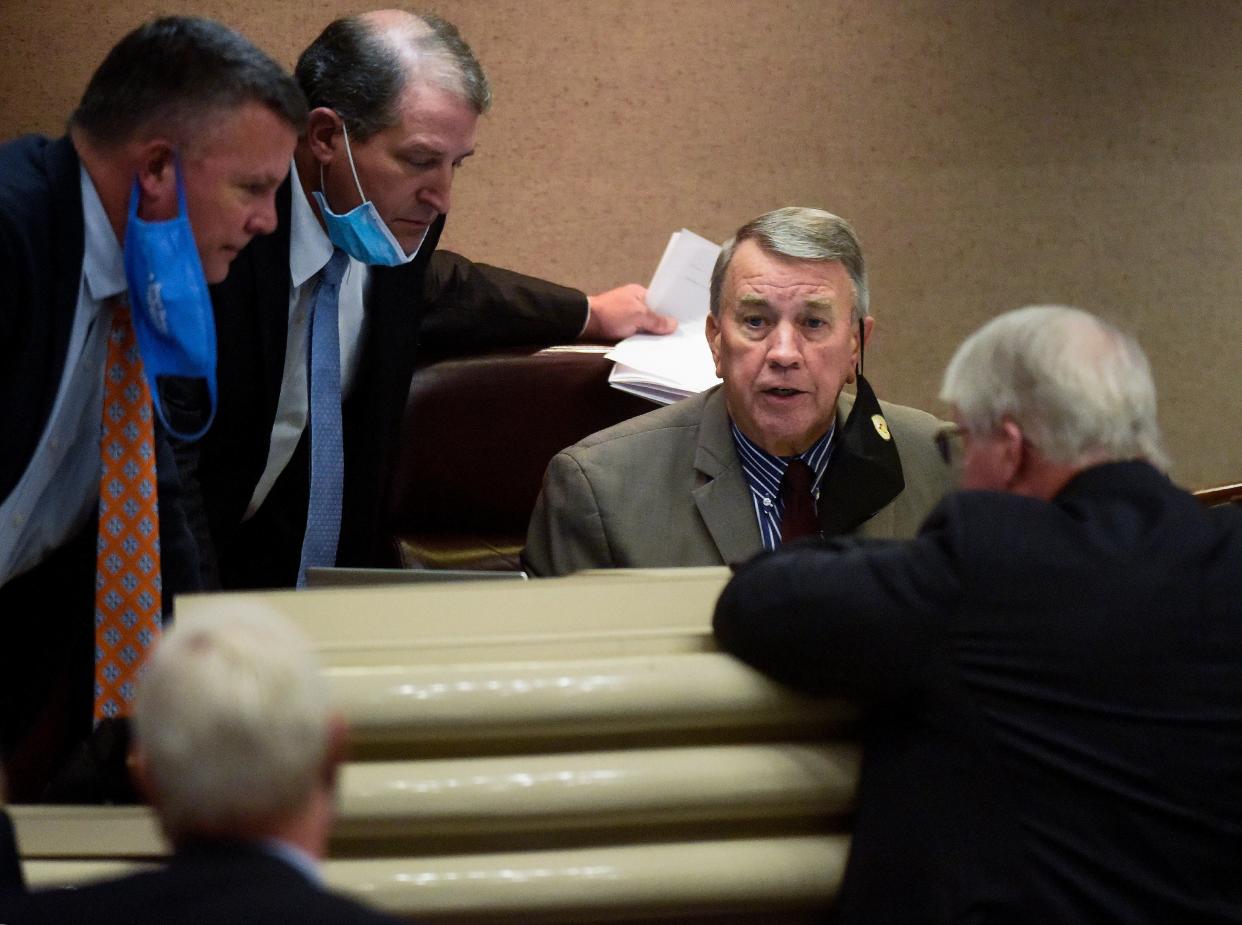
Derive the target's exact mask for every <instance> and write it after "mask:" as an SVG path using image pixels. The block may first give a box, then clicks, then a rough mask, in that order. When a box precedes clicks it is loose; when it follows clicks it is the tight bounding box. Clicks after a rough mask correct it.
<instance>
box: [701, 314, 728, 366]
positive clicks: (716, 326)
mask: <svg viewBox="0 0 1242 925" xmlns="http://www.w3.org/2000/svg"><path fill="white" fill-rule="evenodd" d="M703 332H704V333H705V334H706V335H707V346H708V349H710V350H711V352H712V362H713V363H715V364H716V378H718V379H723V378H724V376H723V375H721V373H720V337H721V334H722V333H723V332H722V331H721V328H720V320H719V319H718V318H717V317H716V316H715V315H713V314H712V313H711V312H708V313H707V321H706V323H705V324H704V325H703Z"/></svg>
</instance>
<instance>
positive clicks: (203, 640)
mask: <svg viewBox="0 0 1242 925" xmlns="http://www.w3.org/2000/svg"><path fill="white" fill-rule="evenodd" d="M329 711H330V707H329V699H328V689H327V683H326V681H325V680H324V678H323V676H322V673H321V671H320V667H319V664H318V662H317V660H316V658H315V656H314V653H313V652H312V650H311V647H310V644H309V642H308V641H307V640H306V638H305V637H304V636H303V635H302V633H300V632H299V631H298V630H297V629H295V628H294V627H293V626H292V624H290V623H289V622H288V621H287V620H285V618H283V617H282V616H280V615H279V614H278V613H276V612H275V611H274V610H272V609H271V608H269V607H267V606H266V605H262V604H258V603H254V602H231V601H230V602H225V603H221V604H220V605H219V606H218V607H211V608H209V609H208V610H206V611H204V612H202V613H200V614H196V615H193V616H190V617H187V618H185V619H183V620H179V621H178V622H177V624H176V625H175V626H174V627H173V628H172V629H171V630H170V631H169V632H168V633H167V634H165V636H164V638H163V639H162V640H161V641H160V643H159V645H158V646H157V647H156V651H155V654H154V656H153V657H152V659H151V662H150V663H149V665H148V668H147V671H146V674H145V676H144V678H143V680H142V682H141V684H140V686H139V689H138V697H137V702H136V704H135V707H134V717H133V721H134V731H135V734H136V736H137V740H138V743H139V746H140V747H141V749H142V752H143V754H144V756H145V760H146V768H147V776H148V780H149V782H150V784H151V786H152V788H153V789H154V797H155V802H156V805H157V807H158V813H159V816H160V821H161V823H162V824H163V826H164V829H165V831H166V832H167V833H168V835H169V837H170V838H173V839H174V840H176V839H177V838H180V837H182V836H186V835H193V834H196V833H202V834H229V833H230V832H235V833H242V832H250V831H253V830H255V828H256V827H259V828H260V829H262V828H263V827H265V826H269V825H272V824H276V823H279V822H281V821H283V820H285V819H288V818H290V817H292V816H293V815H295V814H296V813H297V812H298V811H300V810H301V809H302V808H304V807H305V806H306V804H307V802H308V800H309V799H310V797H311V795H312V793H313V792H314V789H315V787H316V786H318V785H319V784H320V783H321V782H322V781H323V779H324V770H325V762H326V761H327V751H328V747H329V734H328V727H329V715H330V714H329Z"/></svg>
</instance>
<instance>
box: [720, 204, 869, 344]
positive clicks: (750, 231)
mask: <svg viewBox="0 0 1242 925" xmlns="http://www.w3.org/2000/svg"><path fill="white" fill-rule="evenodd" d="M743 241H754V242H755V243H756V244H758V245H759V246H760V247H761V248H763V250H765V251H767V252H768V253H769V254H779V255H780V256H782V257H789V258H791V259H793V260H813V261H823V262H830V261H834V260H839V261H841V264H842V266H844V267H845V271H846V272H847V273H849V275H850V280H851V282H853V284H854V316H853V320H854V321H855V322H857V321H858V319H860V318H866V317H867V314H868V309H867V306H868V303H869V301H870V300H869V296H868V292H867V266H866V264H865V263H864V262H863V253H862V245H861V244H860V243H859V241H858V235H857V234H855V233H854V229H853V228H852V227H851V226H850V223H849V222H847V221H846V220H845V219H843V218H840V217H838V216H836V215H833V214H832V213H831V212H825V211H824V210H823V209H809V208H806V207H803V206H786V207H785V208H783V209H776V210H774V211H772V212H768V213H765V214H764V215H760V216H759V217H758V218H755V219H751V220H750V221H749V222H747V223H746V224H745V225H743V226H742V227H741V228H739V229H738V232H737V234H735V235H734V236H733V237H732V238H730V239H729V240H728V241H725V243H724V244H723V245H722V246H721V248H720V256H719V257H717V258H716V266H715V267H714V268H713V269H712V282H711V302H710V306H711V311H712V314H713V315H715V316H717V317H719V316H720V307H721V299H723V298H724V281H725V276H726V275H727V274H728V272H729V264H730V263H732V262H733V253H734V251H735V250H737V246H738V245H739V244H741V243H742V242H743Z"/></svg>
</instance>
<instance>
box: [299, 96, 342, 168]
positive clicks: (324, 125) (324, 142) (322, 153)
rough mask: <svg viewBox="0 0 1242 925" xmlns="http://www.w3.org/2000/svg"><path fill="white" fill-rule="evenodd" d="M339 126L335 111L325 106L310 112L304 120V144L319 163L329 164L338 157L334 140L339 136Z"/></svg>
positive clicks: (337, 143) (336, 144)
mask: <svg viewBox="0 0 1242 925" xmlns="http://www.w3.org/2000/svg"><path fill="white" fill-rule="evenodd" d="M341 125H342V121H341V117H340V116H338V115H337V114H336V111H335V110H332V109H329V108H328V107H327V106H320V107H318V108H317V109H312V110H311V113H310V115H309V116H308V117H307V119H306V143H307V146H308V147H309V148H310V150H311V153H312V154H313V155H314V156H315V160H317V161H319V163H321V164H330V163H332V160H333V158H335V157H337V156H338V145H339V142H337V140H336V138H337V136H338V135H340V134H341Z"/></svg>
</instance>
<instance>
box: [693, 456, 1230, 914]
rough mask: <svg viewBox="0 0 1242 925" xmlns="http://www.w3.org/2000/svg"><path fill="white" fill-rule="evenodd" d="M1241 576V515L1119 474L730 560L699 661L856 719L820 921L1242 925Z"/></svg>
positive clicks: (1140, 469)
mask: <svg viewBox="0 0 1242 925" xmlns="http://www.w3.org/2000/svg"><path fill="white" fill-rule="evenodd" d="M842 550H844V551H842ZM1240 564H1242V512H1239V511H1237V510H1234V509H1231V510H1220V509H1218V510H1211V511H1209V510H1204V509H1202V508H1201V507H1200V506H1199V505H1198V504H1197V502H1195V500H1194V499H1193V498H1192V497H1191V496H1190V495H1188V494H1187V493H1185V492H1183V491H1181V490H1179V489H1177V488H1176V487H1174V486H1173V485H1171V484H1170V483H1169V482H1168V481H1167V480H1166V479H1165V478H1164V477H1163V476H1162V475H1160V474H1159V473H1157V472H1156V471H1155V470H1154V469H1152V468H1151V467H1149V466H1147V465H1146V464H1144V463H1119V464H1110V465H1102V466H1098V467H1095V468H1092V469H1089V470H1087V471H1086V472H1084V473H1082V474H1080V475H1079V476H1078V477H1076V478H1075V479H1073V480H1072V481H1071V482H1070V483H1069V484H1068V485H1067V486H1066V487H1065V489H1064V490H1063V491H1062V492H1061V493H1060V494H1059V495H1058V496H1057V497H1056V499H1055V500H1054V501H1053V502H1052V503H1047V502H1043V501H1038V500H1034V499H1030V498H1022V497H1017V496H1013V495H1003V494H996V493H987V492H964V493H959V494H956V495H951V496H949V497H948V498H946V499H945V501H944V502H943V503H942V504H941V505H940V506H939V508H938V509H937V510H936V511H935V512H933V514H932V515H931V516H930V517H929V519H928V521H927V523H926V524H925V525H924V527H923V529H922V531H921V533H920V535H919V537H918V538H917V539H915V540H912V541H908V542H904V543H873V544H868V545H862V546H860V547H855V548H848V547H846V546H844V545H843V544H837V548H836V549H835V550H834V549H823V548H819V549H814V548H802V549H794V550H789V551H785V552H778V553H775V554H772V555H769V556H766V557H762V558H760V559H758V560H756V561H754V562H753V563H752V564H751V565H749V566H748V567H746V568H744V569H743V570H742V571H741V572H740V573H739V574H738V575H737V576H736V577H735V578H734V580H733V581H732V582H731V583H730V585H729V586H728V588H727V589H726V591H725V593H724V594H723V596H722V597H721V599H720V602H719V604H718V606H717V611H716V632H717V637H718V639H719V641H720V643H721V645H722V646H723V647H724V648H726V649H728V650H729V651H731V652H734V653H735V654H737V655H738V656H739V657H741V658H742V659H744V660H746V661H747V662H750V663H751V664H752V665H754V666H756V667H758V668H759V669H761V670H763V671H765V672H767V673H769V674H771V675H772V676H773V677H774V678H776V679H777V680H780V681H783V682H785V683H787V684H789V685H791V686H793V687H795V688H797V689H799V690H801V691H804V692H809V693H813V694H820V695H844V696H847V697H851V698H857V699H859V700H862V701H864V702H866V703H867V704H869V713H868V715H867V719H866V721H865V725H864V738H863V745H864V758H863V767H862V777H861V783H860V788H859V795H858V809H857V815H856V819H855V823H854V841H853V849H852V853H851V857H850V861H849V865H848V867H847V870H846V874H845V881H844V884H843V888H842V893H841V919H842V921H845V922H879V923H884V922H909V921H920V922H950V921H992V922H998V923H999V922H1012V921H1017V920H1029V921H1032V922H1075V923H1081V922H1101V923H1103V922H1109V923H1117V922H1121V923H1139V922H1144V923H1146V922H1150V923H1165V922H1179V923H1208V922H1211V923H1217V922H1221V923H1223V922H1227V921H1228V922H1238V921H1240V920H1242V877H1239V876H1238V859H1239V857H1240V856H1242V853H1240V852H1242V776H1240V775H1239V773H1238V769H1239V768H1242V696H1239V691H1242V568H1240V567H1239V566H1240Z"/></svg>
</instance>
